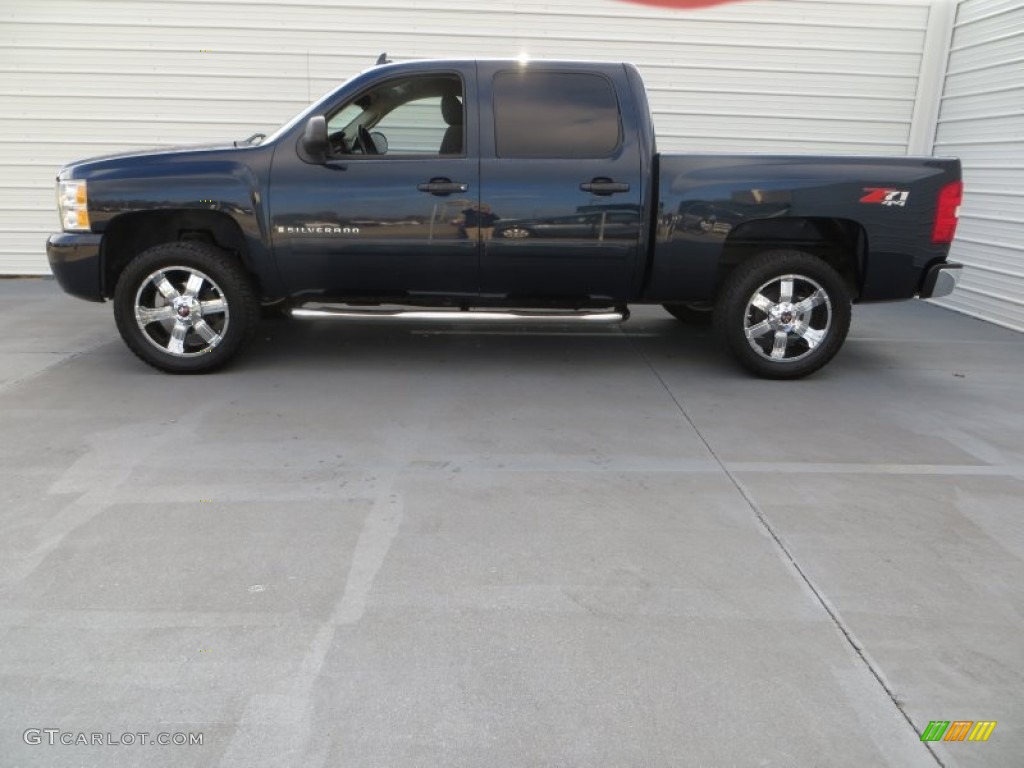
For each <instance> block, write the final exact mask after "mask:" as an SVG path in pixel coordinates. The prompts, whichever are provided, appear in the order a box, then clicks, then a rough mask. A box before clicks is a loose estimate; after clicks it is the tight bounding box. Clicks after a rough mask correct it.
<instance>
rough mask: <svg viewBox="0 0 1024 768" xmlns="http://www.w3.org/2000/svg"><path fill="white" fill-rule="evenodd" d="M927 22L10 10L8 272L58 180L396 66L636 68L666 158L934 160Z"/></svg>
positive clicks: (225, 4)
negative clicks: (743, 154)
mask: <svg viewBox="0 0 1024 768" xmlns="http://www.w3.org/2000/svg"><path fill="white" fill-rule="evenodd" d="M935 1H936V2H941V1H942V0H935ZM930 10H931V2H930V0H892V1H887V2H884V3H881V4H880V3H879V2H877V0H863V1H860V2H854V1H851V2H837V1H835V0H755V1H753V2H746V3H735V4H729V5H721V6H716V7H713V8H708V9H703V10H700V11H673V10H667V9H659V8H654V7H646V6H643V5H637V4H632V3H625V2H618V1H617V0H550V1H544V2H541V1H540V0H516V1H512V0H490V1H489V2H488V3H486V4H485V3H481V2H479V0H445V1H444V2H443V3H440V2H432V1H431V0H377V2H373V3H355V2H334V1H332V0H288V1H287V2H284V1H283V0H282V1H279V2H262V1H261V0H88V1H87V2H86V1H85V0H47V1H46V2H36V3H30V2H22V3H17V4H5V6H4V9H3V14H2V15H0V97H2V99H3V105H4V109H3V112H2V114H0V272H3V273H21V274H31V273H45V272H46V271H47V267H46V261H45V254H44V248H43V244H44V242H45V238H46V235H47V233H49V232H50V231H52V230H53V229H54V228H55V226H56V224H57V221H56V213H55V212H54V210H53V208H54V204H53V197H54V193H53V177H54V175H55V173H56V170H57V168H58V167H59V166H60V165H61V164H63V163H65V162H68V161H71V160H75V159H80V158H83V157H87V156H91V155H97V154H102V153H106V152H111V151H117V150H120V149H130V148H138V147H146V146H153V145H157V144H177V143H185V142H193V141H206V140H217V139H221V138H225V137H227V138H242V137H245V136H247V135H249V134H251V133H253V132H255V131H260V130H262V131H266V132H269V130H268V129H270V128H273V127H274V126H276V125H277V124H279V123H281V122H284V121H285V120H286V119H288V118H289V117H290V116H291V115H293V114H294V113H296V112H298V111H299V110H301V109H302V108H303V107H304V106H305V105H306V104H307V103H308V102H309V101H310V100H311V99H312V98H314V97H316V96H319V95H320V94H321V93H323V92H325V91H327V90H329V89H331V88H333V87H335V86H336V85H337V84H338V83H339V82H340V81H342V80H344V79H346V78H348V77H349V76H351V75H352V74H354V73H355V72H357V71H359V70H362V69H365V68H366V67H367V66H369V65H370V64H372V63H373V61H374V60H375V59H376V57H377V55H378V54H379V53H380V52H381V51H385V50H386V51H388V52H389V53H390V54H391V55H392V57H393V58H395V59H396V60H401V59H406V58H416V57H445V56H460V57H514V56H517V55H518V54H520V53H522V52H527V53H529V54H530V55H531V56H533V57H534V58H541V57H558V58H588V59H605V60H609V59H611V60H629V61H633V62H635V63H637V64H638V65H639V66H640V67H641V69H642V71H643V74H644V76H645V77H646V79H647V81H648V84H649V85H650V87H651V100H652V105H653V108H654V110H655V119H656V123H657V128H658V135H659V141H660V146H661V148H662V149H663V150H666V151H671V150H679V151H686V150H741V151H782V152H844V153H845V152H861V153H873V154H874V153H880V154H887V153H891V154H904V153H906V152H907V150H908V148H909V149H912V150H913V151H923V150H925V149H926V147H924V146H913V144H912V137H913V136H914V135H915V133H921V131H920V130H919V128H920V126H919V125H918V126H916V128H915V125H914V123H915V120H916V121H918V122H920V120H921V119H922V118H921V117H920V114H921V113H922V110H920V109H919V108H920V105H921V103H922V99H921V97H920V96H921V94H920V93H919V90H921V86H922V83H923V82H924V81H923V80H922V78H921V71H922V60H923V59H926V58H927V56H928V47H929V46H928V45H926V40H927V39H928V37H929V24H930ZM933 36H934V35H933ZM934 44H935V41H931V42H929V45H934ZM938 44H939V45H940V46H941V47H942V48H943V49H944V46H945V40H943V41H939V43H938ZM923 90H925V91H927V89H926V88H925V89H923ZM915 107H917V108H918V109H915ZM924 111H925V112H926V111H927V110H924ZM929 119H930V118H929ZM925 133H927V135H928V137H929V138H930V131H927V132H925Z"/></svg>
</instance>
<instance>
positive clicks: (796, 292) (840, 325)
mask: <svg viewBox="0 0 1024 768" xmlns="http://www.w3.org/2000/svg"><path fill="white" fill-rule="evenodd" d="M787 282H788V283H789V287H788V291H789V300H788V301H786V295H785V294H786V291H787V288H786V284H787ZM714 315H715V330H716V332H717V333H718V335H719V337H720V338H721V339H722V340H723V341H724V342H725V343H726V344H727V345H728V347H729V349H730V350H731V351H732V353H733V355H735V357H736V359H737V360H738V361H739V362H740V364H741V365H743V366H744V367H745V368H746V369H747V370H749V371H751V372H753V373H755V374H757V375H758V376H761V377H763V378H766V379H798V378H800V377H802V376H807V375H808V374H810V373H814V371H817V370H818V369H819V368H821V367H822V366H823V365H825V364H826V363H827V362H828V361H829V360H831V359H832V358H833V357H835V355H836V353H837V352H838V351H839V349H840V347H842V346H843V342H844V341H845V340H846V334H847V333H848V332H849V330H850V290H849V288H848V287H847V285H846V282H845V281H844V280H843V278H842V277H841V276H840V275H839V273H838V272H836V271H835V269H833V268H832V267H831V266H830V265H829V264H827V263H826V262H824V261H822V260H821V259H819V258H817V257H815V256H812V255H810V254H808V253H804V252H802V251H768V252H766V253H762V254H759V255H757V256H754V257H753V258H751V259H750V260H749V261H746V262H744V263H742V264H740V265H739V266H738V267H736V269H735V270H733V272H732V273H731V274H730V275H729V276H728V278H726V280H725V282H724V284H723V286H722V290H721V292H720V293H719V296H718V301H717V303H716V304H715V312H714ZM748 334H749V338H748ZM780 350H781V354H780Z"/></svg>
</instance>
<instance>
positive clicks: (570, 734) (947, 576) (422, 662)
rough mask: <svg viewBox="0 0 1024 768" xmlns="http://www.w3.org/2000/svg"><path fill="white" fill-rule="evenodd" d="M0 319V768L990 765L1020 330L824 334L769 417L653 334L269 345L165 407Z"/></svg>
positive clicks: (31, 284) (900, 313)
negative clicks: (933, 735) (161, 742)
mask: <svg viewBox="0 0 1024 768" xmlns="http://www.w3.org/2000/svg"><path fill="white" fill-rule="evenodd" d="M0 318H2V320H3V328H4V333H3V334H2V336H0V434H2V435H3V438H4V439H3V442H2V446H0V471H2V478H3V480H2V482H0V766H3V767H4V768H10V767H13V766H18V767H19V768H20V767H23V766H47V768H50V767H63V766H76V767H78V766H103V767H104V768H118V767H119V766H129V765H131V766H135V765H147V766H180V765H188V766H245V767H246V768H253V767H255V766H268V767H273V768H283V767H285V766H296V767H297V768H298V767H300V766H301V768H316V767H318V766H332V767H333V766H361V767H362V766H389V767H390V766H403V767H404V766H600V767H601V768H606V767H608V766H856V767H857V768H863V767H864V766H899V767H900V768H908V767H912V766H936V765H946V766H986V767H991V766H1020V765H1021V764H1022V757H1021V755H1022V753H1024V695H1022V693H1021V692H1022V690H1024V408H1022V407H1021V394H1020V393H1021V381H1022V380H1024V339H1022V337H1021V336H1020V335H1017V334H1014V333H1012V332H1010V331H1006V330H1002V329H999V328H995V327H992V326H988V325H985V324H983V323H980V322H977V321H974V320H971V319H969V318H965V317H962V316H958V315H955V314H952V313H949V312H946V311H944V310H942V309H939V308H936V307H933V306H929V305H926V304H923V303H920V302H911V303H906V304H900V305H884V306H873V307H862V308H858V309H857V310H856V312H855V316H854V329H853V333H852V336H851V338H850V340H849V342H848V343H847V346H846V348H845V349H844V350H843V352H842V353H841V354H840V356H839V357H838V358H837V359H836V360H835V361H834V362H833V363H832V364H831V365H830V366H829V367H828V368H826V369H825V370H824V371H822V372H821V373H820V374H819V375H817V376H815V377H813V378H810V379H807V380H804V381H799V382H789V383H774V382H764V381H759V380H756V379H752V378H749V377H747V376H746V375H744V374H743V373H741V372H740V371H739V370H738V369H736V368H735V367H734V366H733V364H732V363H731V362H730V361H729V360H728V359H727V358H726V357H725V356H724V354H722V353H721V352H720V351H719V350H718V349H717V348H716V345H715V344H714V342H713V340H712V339H711V337H710V336H709V335H708V334H707V332H706V331H700V330H693V329H688V328H685V327H683V326H681V325H679V324H677V323H676V321H674V320H672V319H670V318H669V317H668V316H667V315H665V314H664V313H663V312H662V311H661V310H660V309H656V308H638V310H637V311H636V312H635V314H634V319H633V320H631V321H630V322H629V323H628V324H626V325H625V326H623V327H622V328H621V329H619V328H612V329H593V328H587V329H583V330H580V329H578V328H568V327H561V326H553V327H549V328H543V329H536V328H534V329H531V330H530V331H529V332H510V331H508V330H495V329H494V328H486V329H482V332H480V331H478V330H471V329H466V328H464V327H463V328H461V329H454V328H449V327H445V326H442V327H438V326H432V327H431V326H422V325H408V324H405V325H388V326H385V327H382V326H380V325H373V326H371V325H368V324H365V323H363V324H360V323H351V322H348V323H342V322H331V321H316V322H299V321H277V322H271V323H267V324H265V326H264V327H262V328H261V333H260V334H259V336H258V342H257V343H256V344H255V345H254V348H253V349H251V350H250V352H249V353H248V354H247V355H246V356H245V357H244V358H243V359H242V360H240V361H239V364H237V365H236V366H234V367H232V368H231V369H229V370H228V371H225V372H224V373H222V374H219V375H215V376H208V377H186V378H181V377H170V376H164V375H161V374H158V373H156V372H154V371H152V370H150V369H149V368H147V367H146V366H144V365H142V364H141V363H139V362H138V361H137V360H136V359H135V358H134V357H133V356H132V355H131V354H130V353H129V352H128V351H127V349H126V348H125V347H124V346H123V345H122V344H121V342H120V341H119V340H118V339H117V338H116V336H115V331H114V324H113V318H112V317H111V313H110V308H109V307H104V306H99V305H90V304H87V303H83V302H79V301H76V300H73V299H71V298H69V297H66V296H64V295H63V294H61V293H60V292H59V290H58V289H57V287H56V285H55V284H54V283H52V282H50V281H0ZM930 720H995V721H998V726H997V727H996V729H995V731H994V732H993V734H992V737H991V739H990V740H989V741H988V742H987V743H952V744H938V745H933V746H930V747H929V746H926V745H925V744H923V743H922V742H921V741H920V740H919V734H920V732H921V730H922V729H923V728H924V727H925V726H926V725H927V723H928V722H929V721H930ZM29 728H40V729H41V728H58V729H60V730H61V731H62V732H66V733H71V734H73V735H77V734H78V733H80V732H82V733H86V734H91V733H93V732H97V733H102V734H107V733H110V734H111V737H112V738H113V739H117V740H120V738H121V734H122V733H124V732H129V733H134V732H140V731H141V732H149V733H150V734H152V735H154V736H155V734H157V733H159V732H168V733H174V732H193V733H198V732H201V733H202V734H203V745H202V746H136V745H133V746H125V745H121V746H114V745H107V746H99V745H95V746H74V745H71V746H62V745H59V744H58V745H54V746H49V745H47V744H46V743H45V738H46V737H45V735H44V737H43V738H44V743H43V744H41V745H28V744H25V743H24V741H23V737H22V734H23V732H24V731H25V730H26V729H29Z"/></svg>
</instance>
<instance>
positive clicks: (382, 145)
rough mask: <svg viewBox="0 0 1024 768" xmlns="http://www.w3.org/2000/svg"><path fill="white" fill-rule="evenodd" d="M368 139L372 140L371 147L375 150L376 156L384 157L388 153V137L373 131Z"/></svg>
mask: <svg viewBox="0 0 1024 768" xmlns="http://www.w3.org/2000/svg"><path fill="white" fill-rule="evenodd" d="M370 138H371V139H373V145H374V146H375V147H376V148H377V154H378V155H386V154H387V153H388V137H387V136H385V135H384V134H383V133H381V132H380V131H374V132H373V133H371V134H370Z"/></svg>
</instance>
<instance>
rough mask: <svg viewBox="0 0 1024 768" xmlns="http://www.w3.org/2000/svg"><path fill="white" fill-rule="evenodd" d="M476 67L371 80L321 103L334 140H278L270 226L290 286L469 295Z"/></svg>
mask: <svg viewBox="0 0 1024 768" xmlns="http://www.w3.org/2000/svg"><path fill="white" fill-rule="evenodd" d="M467 80H475V73H474V72H471V71H467V72H442V73H432V74H416V75H404V76H399V77H392V78H390V79H384V80H382V81H380V82H378V83H375V84H371V85H369V86H367V87H365V88H364V89H363V90H362V91H361V92H359V93H358V94H356V95H355V96H353V97H352V98H351V99H348V100H347V101H346V102H345V103H343V104H339V105H336V107H335V108H334V109H333V110H332V111H331V112H330V113H329V114H327V115H326V118H327V125H328V133H329V136H330V142H331V152H330V154H329V156H328V157H327V158H319V159H318V160H317V161H313V160H311V159H310V158H308V157H305V158H304V157H303V156H302V155H303V153H302V152H301V151H300V150H299V149H298V148H296V147H291V146H281V147H279V148H278V149H277V151H276V153H275V156H274V165H273V168H272V172H271V184H270V190H271V199H270V209H271V226H272V232H271V234H272V236H273V240H274V247H275V253H276V254H277V259H278V264H279V265H280V269H281V273H282V275H283V277H284V280H285V282H286V284H287V285H288V288H289V290H290V292H292V293H312V294H316V293H320V294H326V295H328V296H336V297H345V298H360V297H365V298H367V299H371V298H372V299H391V300H394V301H403V300H416V299H417V298H420V299H423V300H426V301H431V300H437V299H438V298H439V297H442V296H444V297H449V298H451V297H454V298H455V299H456V300H458V298H459V297H467V298H468V297H473V296H475V295H476V293H477V287H478V278H479V275H478V269H479V242H478V238H477V237H475V236H473V235H471V234H470V233H469V232H467V229H466V226H465V212H466V211H471V210H473V209H474V208H475V207H476V206H477V205H478V201H479V198H478V195H479V166H478V162H477V160H476V142H477V130H476V127H475V122H476V121H475V120H471V119H468V117H467V116H468V115H469V113H470V110H469V109H467V104H466V93H467V92H469V93H472V92H473V91H474V88H473V87H472V86H473V83H471V82H467Z"/></svg>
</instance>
